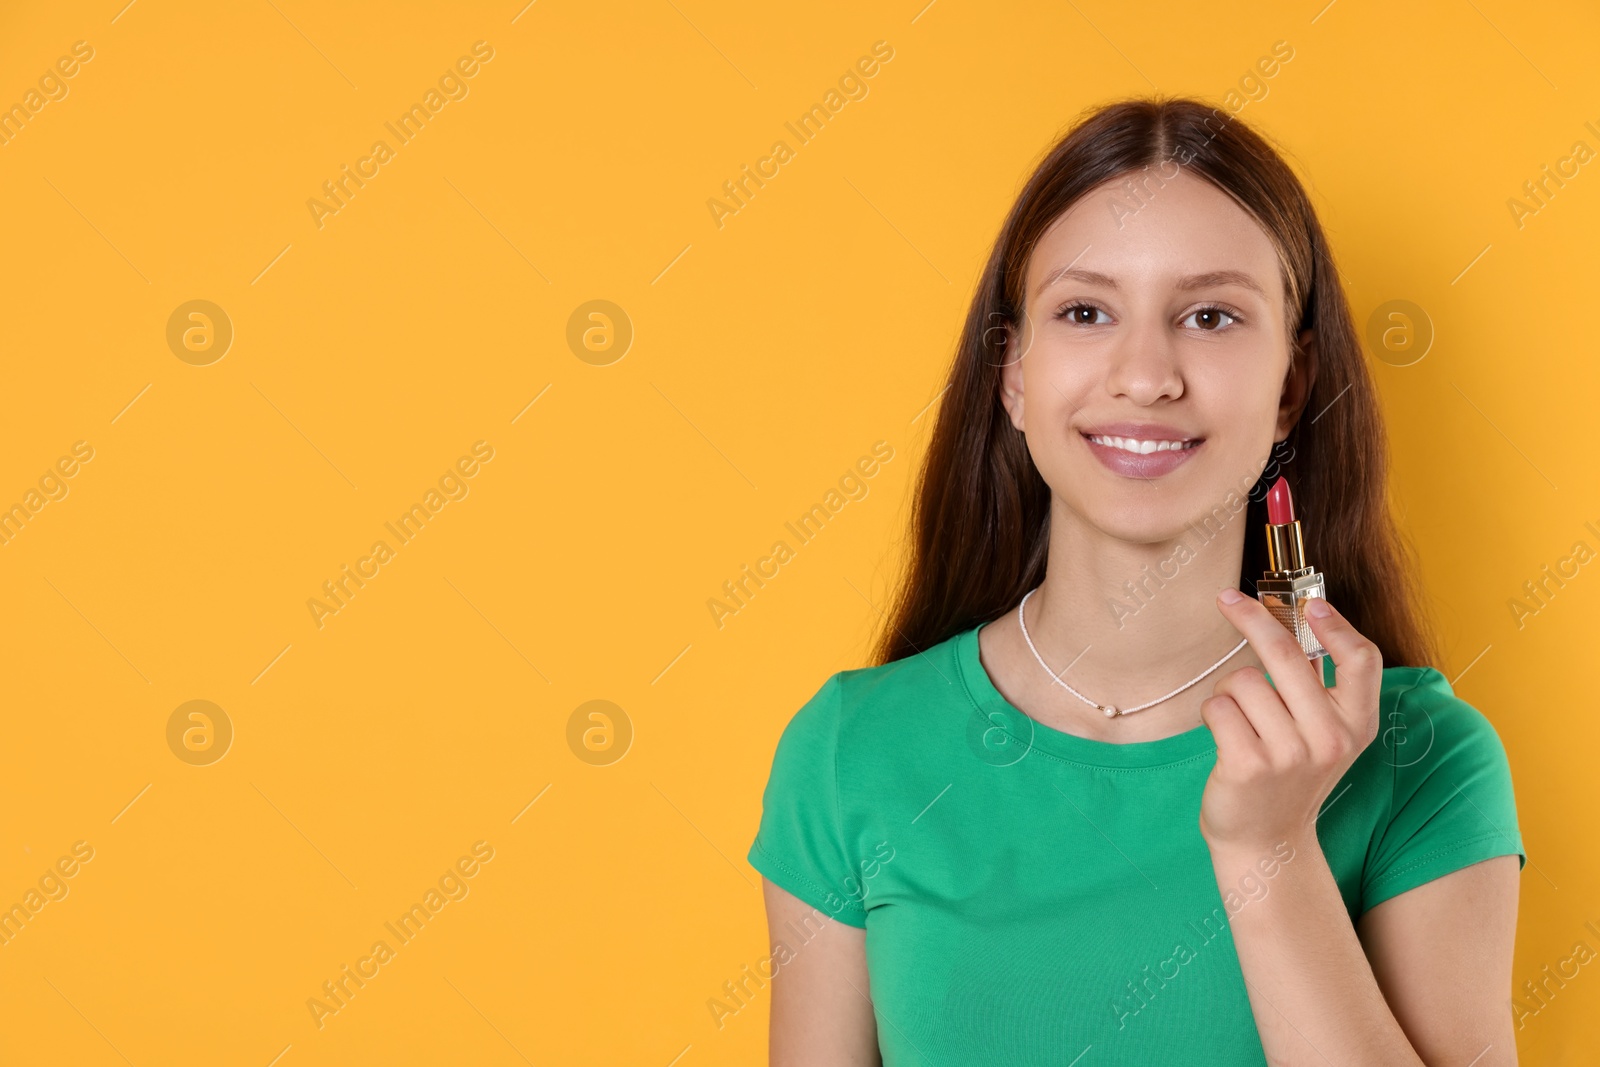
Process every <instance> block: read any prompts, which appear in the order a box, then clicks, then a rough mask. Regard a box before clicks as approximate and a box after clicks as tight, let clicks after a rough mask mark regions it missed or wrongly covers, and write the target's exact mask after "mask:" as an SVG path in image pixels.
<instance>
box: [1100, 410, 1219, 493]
mask: <svg viewBox="0 0 1600 1067" xmlns="http://www.w3.org/2000/svg"><path fill="white" fill-rule="evenodd" d="M1080 433H1081V436H1082V437H1083V440H1084V442H1085V443H1086V444H1087V445H1088V446H1089V451H1090V452H1092V453H1093V454H1094V457H1095V458H1096V459H1098V460H1099V461H1100V462H1101V463H1103V464H1104V465H1105V466H1106V467H1107V468H1108V469H1109V470H1111V471H1112V472H1113V473H1115V474H1120V475H1122V476H1123V477H1127V478H1144V479H1146V480H1148V479H1152V478H1158V477H1160V476H1162V475H1164V474H1169V473H1171V472H1172V471H1174V470H1176V469H1177V468H1178V467H1180V466H1182V465H1183V464H1184V463H1186V462H1188V461H1189V459H1190V458H1191V457H1192V456H1193V455H1194V453H1195V452H1197V451H1198V450H1199V449H1200V448H1201V447H1202V446H1203V445H1204V444H1205V438H1204V437H1201V436H1199V435H1197V434H1192V433H1189V432H1188V431H1185V430H1183V429H1181V428H1179V427H1176V426H1169V425H1166V424H1164V423H1153V422H1109V423H1102V424H1099V425H1096V426H1091V427H1089V428H1087V429H1085V430H1082V431H1080Z"/></svg>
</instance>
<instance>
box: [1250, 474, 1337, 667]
mask: <svg viewBox="0 0 1600 1067" xmlns="http://www.w3.org/2000/svg"><path fill="white" fill-rule="evenodd" d="M1313 597H1321V598H1323V599H1326V593H1325V590H1324V588H1323V582H1322V575H1320V574H1318V573H1317V570H1316V568H1315V567H1312V566H1311V565H1309V564H1308V563H1306V546H1305V541H1304V540H1303V539H1302V538H1301V535H1300V521H1299V520H1298V519H1296V518H1295V517H1294V500H1293V499H1292V498H1291V497H1290V496H1289V483H1288V482H1287V481H1285V480H1284V479H1283V478H1282V477H1280V478H1279V479H1278V480H1277V481H1275V482H1273V483H1272V488H1271V489H1270V490H1269V491H1268V492H1267V571H1266V573H1265V574H1263V575H1262V576H1261V581H1259V582H1257V583H1256V599H1257V600H1259V601H1261V603H1263V604H1265V605H1266V606H1267V610H1268V611H1270V612H1272V617H1273V618H1275V619H1277V620H1278V621H1279V622H1281V623H1283V627H1284V629H1286V630H1288V631H1289V632H1290V633H1291V634H1293V635H1294V639H1295V640H1296V641H1298V642H1300V647H1301V648H1302V649H1304V650H1305V654H1306V658H1307V659H1316V658H1317V657H1318V656H1325V655H1327V654H1328V650H1327V649H1325V648H1323V647H1322V642H1321V641H1318V640H1317V635H1316V634H1314V633H1312V632H1311V623H1310V621H1309V620H1308V619H1307V618H1306V602H1307V601H1308V600H1310V599H1311V598H1313Z"/></svg>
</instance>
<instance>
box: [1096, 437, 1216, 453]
mask: <svg viewBox="0 0 1600 1067" xmlns="http://www.w3.org/2000/svg"><path fill="white" fill-rule="evenodd" d="M1089 440H1091V441H1093V442H1094V443H1095V444H1097V445H1106V446H1108V447H1110V448H1120V449H1121V450H1122V451H1124V452H1136V453H1138V454H1139V455H1141V456H1148V455H1149V454H1150V453H1152V452H1177V451H1181V450H1183V449H1185V448H1188V447H1190V446H1191V445H1192V444H1193V443H1194V442H1193V441H1192V440H1189V441H1139V440H1135V439H1134V438H1132V437H1107V436H1105V435H1104V434H1091V435H1090V436H1089Z"/></svg>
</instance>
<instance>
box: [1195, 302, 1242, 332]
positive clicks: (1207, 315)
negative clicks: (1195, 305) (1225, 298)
mask: <svg viewBox="0 0 1600 1067" xmlns="http://www.w3.org/2000/svg"><path fill="white" fill-rule="evenodd" d="M1189 318H1191V319H1197V320H1199V321H1198V322H1197V323H1196V325H1197V327H1198V328H1199V329H1201V330H1203V331H1205V332H1207V333H1213V332H1215V331H1217V330H1220V329H1221V328H1222V327H1223V326H1224V325H1226V324H1225V323H1223V322H1222V321H1221V320H1222V319H1227V320H1229V321H1230V322H1233V321H1237V316H1235V315H1234V314H1233V312H1231V311H1228V310H1226V309H1224V308H1220V307H1203V308H1200V309H1199V310H1197V311H1194V312H1191V313H1190V315H1189Z"/></svg>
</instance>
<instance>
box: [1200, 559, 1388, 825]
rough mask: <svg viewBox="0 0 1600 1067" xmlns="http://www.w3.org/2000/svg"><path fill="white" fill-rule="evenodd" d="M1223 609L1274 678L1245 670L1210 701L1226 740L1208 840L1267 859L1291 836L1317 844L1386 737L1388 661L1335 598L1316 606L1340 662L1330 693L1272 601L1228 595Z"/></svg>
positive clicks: (1204, 819)
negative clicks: (1362, 760) (1365, 755)
mask: <svg viewBox="0 0 1600 1067" xmlns="http://www.w3.org/2000/svg"><path fill="white" fill-rule="evenodd" d="M1217 606H1218V609H1219V610H1220V611H1221V612H1222V614H1223V616H1224V617H1225V618H1227V620H1228V621H1229V622H1230V623H1232V624H1233V626H1234V629H1236V630H1238V631H1239V633H1240V635H1241V636H1243V637H1245V638H1246V639H1247V640H1249V642H1250V647H1251V648H1252V649H1254V650H1255V653H1256V655H1257V656H1258V657H1260V659H1261V662H1262V663H1264V664H1265V665H1266V667H1267V674H1270V675H1271V676H1272V681H1270V682H1269V681H1268V680H1267V677H1266V674H1263V673H1262V672H1261V670H1260V669H1258V668H1256V667H1242V668H1240V669H1238V670H1235V671H1233V672H1231V673H1229V674H1227V675H1224V676H1223V678H1222V679H1221V680H1220V681H1219V682H1217V684H1216V687H1215V689H1214V690H1213V694H1214V695H1213V696H1211V697H1210V698H1208V699H1207V700H1206V701H1205V703H1203V704H1201V705H1200V716H1201V718H1202V719H1203V720H1204V721H1205V724H1206V725H1207V726H1208V727H1210V728H1211V733H1212V735H1213V736H1214V737H1215V738H1216V743H1217V762H1216V766H1215V767H1214V768H1212V771H1211V777H1210V778H1208V779H1207V780H1206V787H1205V792H1204V794H1203V795H1202V797H1201V802H1200V833H1201V836H1203V837H1204V838H1205V840H1206V844H1207V845H1209V846H1210V847H1211V850H1212V852H1213V853H1216V852H1217V851H1218V850H1219V849H1226V850H1230V851H1241V850H1245V851H1250V852H1253V853H1259V852H1261V851H1263V850H1270V849H1271V848H1272V847H1273V845H1274V844H1276V843H1277V842H1280V841H1284V840H1289V841H1293V842H1296V843H1300V842H1304V843H1305V844H1307V845H1315V844H1316V840H1317V838H1316V821H1317V813H1318V810H1319V809H1320V807H1321V805H1322V802H1323V801H1324V800H1326V799H1327V797H1328V794H1329V793H1330V792H1331V791H1332V789H1333V787H1334V786H1335V785H1336V784H1338V781H1339V779H1340V778H1341V777H1342V776H1343V775H1344V772H1345V771H1346V770H1348V769H1349V767H1350V765H1351V764H1352V763H1354V762H1355V758H1356V757H1357V756H1358V755H1360V754H1361V752H1362V750H1364V749H1365V748H1366V747H1367V745H1369V744H1371V743H1372V740H1373V738H1375V737H1376V736H1377V734H1378V691H1379V688H1380V686H1381V684H1382V681H1383V655H1382V653H1381V652H1379V650H1378V646H1377V645H1375V644H1373V643H1372V642H1371V641H1369V640H1367V639H1366V638H1365V637H1363V636H1362V635H1361V634H1360V633H1358V632H1357V631H1356V628H1355V627H1354V626H1351V625H1350V623H1349V622H1348V621H1347V620H1346V619H1345V617H1344V616H1343V615H1341V614H1339V612H1338V611H1337V610H1335V609H1334V607H1333V606H1332V605H1331V604H1329V603H1328V602H1327V601H1326V600H1325V599H1322V598H1321V597H1317V598H1315V599H1313V600H1311V601H1310V602H1309V603H1308V604H1307V606H1306V611H1305V615H1306V618H1307V620H1308V621H1309V623H1310V626H1311V629H1312V630H1313V631H1314V632H1315V634H1316V638H1317V640H1319V641H1320V642H1322V646H1323V647H1324V648H1326V649H1327V650H1328V653H1329V654H1330V655H1331V656H1332V657H1333V659H1334V662H1335V663H1336V664H1337V665H1338V677H1337V682H1338V684H1337V685H1335V686H1334V687H1333V688H1332V689H1325V688H1323V684H1322V659H1321V657H1318V658H1316V659H1312V660H1308V659H1307V658H1306V655H1305V651H1304V650H1303V649H1302V647H1301V645H1300V643H1299V642H1298V641H1297V640H1296V639H1295V637H1294V636H1293V635H1292V634H1291V633H1290V632H1289V631H1288V630H1287V629H1285V628H1284V626H1283V623H1282V622H1281V621H1280V620H1279V619H1277V618H1275V617H1274V616H1273V615H1272V613H1271V612H1269V611H1268V610H1267V608H1266V607H1265V606H1264V605H1262V604H1261V603H1259V602H1258V601H1255V600H1252V599H1251V598H1250V597H1248V596H1245V595H1244V594H1243V593H1241V592H1239V590H1237V589H1224V590H1222V591H1221V592H1220V593H1219V594H1218V596H1217ZM1274 686H1276V688H1274Z"/></svg>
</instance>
